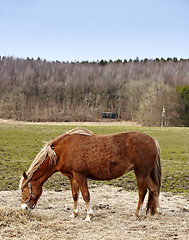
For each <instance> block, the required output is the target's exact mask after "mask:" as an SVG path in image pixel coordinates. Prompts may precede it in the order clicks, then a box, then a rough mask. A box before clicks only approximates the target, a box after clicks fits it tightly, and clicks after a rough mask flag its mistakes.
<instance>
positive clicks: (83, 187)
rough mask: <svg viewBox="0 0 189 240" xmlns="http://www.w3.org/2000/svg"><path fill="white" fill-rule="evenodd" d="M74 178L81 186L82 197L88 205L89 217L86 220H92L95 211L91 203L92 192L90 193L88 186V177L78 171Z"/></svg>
mask: <svg viewBox="0 0 189 240" xmlns="http://www.w3.org/2000/svg"><path fill="white" fill-rule="evenodd" d="M74 178H75V180H76V182H77V184H78V186H79V189H80V191H81V194H82V197H83V199H84V201H85V204H86V207H87V217H86V219H85V220H86V221H90V220H91V219H92V217H93V215H94V213H93V210H92V208H91V204H90V193H89V190H88V186H87V179H86V177H85V176H83V175H81V174H78V173H75V174H74Z"/></svg>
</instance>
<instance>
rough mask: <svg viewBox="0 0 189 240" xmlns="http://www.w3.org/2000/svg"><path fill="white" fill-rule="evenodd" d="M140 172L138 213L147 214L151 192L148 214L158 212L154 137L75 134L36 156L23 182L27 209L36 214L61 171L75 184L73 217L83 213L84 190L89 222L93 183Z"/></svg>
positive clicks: (157, 152)
mask: <svg viewBox="0 0 189 240" xmlns="http://www.w3.org/2000/svg"><path fill="white" fill-rule="evenodd" d="M131 170H134V172H135V175H136V179H137V186H138V193H139V201H138V206H137V209H136V212H135V215H136V216H139V215H140V213H141V208H142V204H143V201H144V198H145V195H146V192H147V189H148V190H149V197H148V202H147V212H148V211H149V210H150V212H151V214H155V213H158V208H159V193H160V187H161V162H160V148H159V145H158V143H157V142H156V141H155V140H154V139H153V138H151V137H150V136H149V135H146V134H143V133H140V132H126V133H118V134H114V135H104V136H103V135H94V134H92V133H91V132H90V131H89V130H87V129H78V128H77V129H73V130H71V131H69V132H68V133H66V134H63V135H62V136H60V137H58V138H57V139H55V140H53V141H52V142H50V143H48V144H47V145H46V146H45V147H44V148H43V149H42V150H41V152H40V153H39V154H38V155H37V156H36V158H35V159H34V161H33V163H32V164H31V166H30V168H29V169H28V171H27V173H26V172H23V177H22V178H21V181H20V189H21V190H22V200H21V201H22V204H21V207H22V208H23V209H27V210H31V209H33V208H34V207H35V205H36V203H37V200H38V199H39V197H40V196H41V194H42V186H43V184H44V182H45V181H46V180H47V179H48V178H49V177H50V176H51V175H52V174H54V173H55V172H58V171H60V172H61V173H62V174H64V175H65V176H67V177H68V178H69V180H70V183H71V189H72V195H73V200H74V209H73V213H72V215H71V216H72V217H76V216H77V215H78V213H79V206H78V195H79V191H81V194H82V196H83V199H84V201H85V203H86V207H87V217H86V220H88V221H90V219H91V218H92V216H93V211H92V208H91V205H90V194H89V190H88V186H87V178H91V179H94V180H111V179H115V178H118V177H120V176H122V175H123V174H125V173H126V172H129V171H131Z"/></svg>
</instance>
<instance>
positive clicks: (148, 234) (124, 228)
mask: <svg viewBox="0 0 189 240" xmlns="http://www.w3.org/2000/svg"><path fill="white" fill-rule="evenodd" d="M90 192H91V199H92V207H93V210H94V212H95V217H94V219H93V221H92V222H91V223H87V222H85V221H84V218H85V215H86V209H85V205H84V202H83V200H81V207H80V211H81V213H80V215H79V217H78V218H76V219H70V218H69V215H70V214H71V212H72V207H73V203H72V197H71V191H68V190H65V191H62V192H54V191H44V193H43V195H42V196H41V198H40V200H39V203H38V205H37V208H36V209H35V210H33V212H31V213H28V212H25V211H22V210H21V209H20V207H19V205H20V201H19V198H20V193H19V192H18V191H1V192H0V204H1V207H0V239H3V240H5V239H30V240H32V239H35V240H38V239H39V240H47V239H51V240H52V239H56V240H57V239H70V240H71V239H78V240H81V239H82V240H85V239H91V240H92V239H94V240H97V239H99V240H102V239H103V240H113V239H116V240H119V239H120V240H122V239H153V240H154V239H182V240H183V239H189V207H188V200H187V196H182V195H173V194H171V193H162V194H161V197H160V204H161V207H162V215H159V216H151V215H147V216H146V215H145V213H144V212H143V215H142V217H141V218H140V219H138V220H136V219H133V218H132V215H133V213H134V211H135V208H136V204H137V199H138V197H137V193H136V192H126V191H123V190H122V189H121V188H115V187H111V186H107V185H102V186H98V187H95V185H94V186H93V188H91V189H90Z"/></svg>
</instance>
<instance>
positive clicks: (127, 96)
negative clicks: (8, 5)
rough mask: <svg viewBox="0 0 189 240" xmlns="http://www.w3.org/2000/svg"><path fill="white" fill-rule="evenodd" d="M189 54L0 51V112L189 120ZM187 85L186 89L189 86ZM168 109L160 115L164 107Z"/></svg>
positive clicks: (150, 122)
mask: <svg viewBox="0 0 189 240" xmlns="http://www.w3.org/2000/svg"><path fill="white" fill-rule="evenodd" d="M188 89H189V60H188V59H180V60H178V59H176V58H173V59H171V58H168V59H167V60H165V59H163V58H161V59H157V58H156V59H154V60H152V59H144V60H139V59H138V58H137V59H135V60H129V61H126V60H124V61H122V60H117V61H111V60H110V61H109V62H107V61H105V60H101V61H98V62H87V61H84V62H59V61H56V62H49V61H46V60H41V59H40V58H38V59H37V60H33V59H30V58H27V59H18V58H17V59H15V58H13V57H0V117H1V118H6V119H16V120H22V121H100V120H101V113H102V112H106V111H107V112H115V113H116V114H117V116H118V119H120V120H125V121H137V122H138V123H140V124H142V125H146V126H161V125H162V121H164V123H163V124H164V125H166V126H181V125H184V126H189V97H188V95H189V93H188V92H189V90H188ZM187 91H188V92H187ZM163 109H165V114H164V116H163V119H162V111H163Z"/></svg>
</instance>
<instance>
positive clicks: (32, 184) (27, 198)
mask: <svg viewBox="0 0 189 240" xmlns="http://www.w3.org/2000/svg"><path fill="white" fill-rule="evenodd" d="M23 178H24V179H23V183H24V181H27V178H28V176H27V174H26V172H23ZM21 190H22V199H21V208H22V209H26V210H28V211H31V209H34V208H35V206H36V203H37V201H38V199H39V197H40V196H41V194H42V186H41V185H39V183H37V182H36V181H32V180H30V181H28V182H27V183H26V184H24V187H22V188H21Z"/></svg>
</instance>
